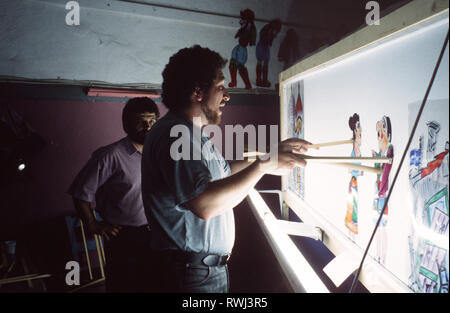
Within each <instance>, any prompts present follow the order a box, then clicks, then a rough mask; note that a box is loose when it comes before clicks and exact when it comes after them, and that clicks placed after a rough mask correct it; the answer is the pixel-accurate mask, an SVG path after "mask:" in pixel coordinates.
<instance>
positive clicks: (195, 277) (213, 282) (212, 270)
mask: <svg viewBox="0 0 450 313" xmlns="http://www.w3.org/2000/svg"><path fill="white" fill-rule="evenodd" d="M153 257H154V259H153V266H152V267H153V275H152V277H153V278H154V287H153V290H152V292H181V293H227V292H229V286H230V281H229V275H228V266H227V265H220V266H206V265H193V264H185V263H180V262H177V261H173V260H167V259H166V258H164V257H161V256H155V255H154V256H153ZM156 259H157V260H156Z"/></svg>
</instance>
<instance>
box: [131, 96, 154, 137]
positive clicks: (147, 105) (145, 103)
mask: <svg viewBox="0 0 450 313" xmlns="http://www.w3.org/2000/svg"><path fill="white" fill-rule="evenodd" d="M145 112H148V113H155V114H156V118H159V109H158V106H157V105H156V103H155V102H154V101H153V100H152V99H150V98H147V97H140V98H132V99H130V100H128V101H127V103H126V104H125V107H124V108H123V111H122V126H123V130H124V131H125V132H126V133H127V134H128V129H127V127H128V121H129V120H130V117H133V115H135V114H141V113H145Z"/></svg>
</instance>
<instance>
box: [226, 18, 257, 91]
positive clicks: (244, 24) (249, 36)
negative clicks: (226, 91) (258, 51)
mask: <svg viewBox="0 0 450 313" xmlns="http://www.w3.org/2000/svg"><path fill="white" fill-rule="evenodd" d="M254 19H255V13H253V11H252V10H250V9H245V10H244V11H241V20H240V21H239V24H241V28H239V30H238V31H237V33H236V35H235V36H234V38H239V44H238V45H236V46H235V47H234V48H233V51H232V52H231V60H230V67H229V69H230V77H231V82H230V83H229V84H228V87H230V88H232V87H236V84H237V82H236V74H237V71H239V75H241V78H242V80H243V81H244V83H245V89H251V88H252V84H251V83H250V79H249V78H248V71H247V68H246V67H245V63H246V62H247V46H248V45H250V46H254V45H255V42H256V27H255V24H254V22H253V21H254Z"/></svg>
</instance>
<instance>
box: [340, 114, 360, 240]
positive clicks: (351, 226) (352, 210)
mask: <svg viewBox="0 0 450 313" xmlns="http://www.w3.org/2000/svg"><path fill="white" fill-rule="evenodd" d="M348 125H349V127H350V129H351V130H352V133H353V150H352V153H351V157H352V158H354V157H361V150H360V147H361V133H362V128H361V123H360V121H359V115H358V114H357V113H354V114H353V115H352V116H351V117H350V118H349V120H348ZM361 175H363V172H362V171H359V170H352V171H351V178H350V182H349V184H348V197H347V211H346V214H345V220H344V224H345V226H346V227H347V228H348V230H349V235H350V238H351V239H352V240H354V236H355V235H356V234H358V176H361Z"/></svg>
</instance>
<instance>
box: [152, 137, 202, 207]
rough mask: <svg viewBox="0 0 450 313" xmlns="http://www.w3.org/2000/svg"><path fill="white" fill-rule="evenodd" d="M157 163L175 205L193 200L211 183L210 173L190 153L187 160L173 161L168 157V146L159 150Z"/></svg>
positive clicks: (200, 161)
mask: <svg viewBox="0 0 450 313" xmlns="http://www.w3.org/2000/svg"><path fill="white" fill-rule="evenodd" d="M172 142H173V141H172ZM157 162H158V163H159V164H158V165H159V168H160V173H161V175H162V177H163V180H164V184H166V186H168V187H169V190H170V193H171V194H172V196H173V198H174V200H175V204H176V205H181V204H183V203H185V202H187V201H189V200H192V199H194V198H195V197H196V196H198V195H199V194H201V193H202V192H204V191H205V190H206V188H207V187H208V185H209V183H210V182H211V173H210V171H209V169H208V167H207V166H206V164H205V163H204V161H202V160H193V155H192V153H191V158H190V159H189V160H186V159H180V160H174V159H173V158H172V157H171V156H170V144H168V145H164V148H163V149H161V150H160V153H159V155H158V156H157Z"/></svg>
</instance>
